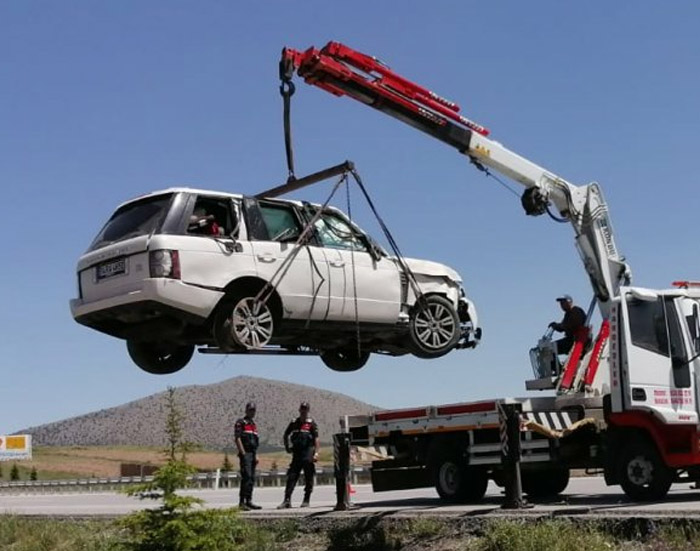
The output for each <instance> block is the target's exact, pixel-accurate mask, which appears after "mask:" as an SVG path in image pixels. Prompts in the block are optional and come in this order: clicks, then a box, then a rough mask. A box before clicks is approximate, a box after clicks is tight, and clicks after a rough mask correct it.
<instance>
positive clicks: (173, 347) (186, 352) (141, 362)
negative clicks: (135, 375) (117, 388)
mask: <svg viewBox="0 0 700 551" xmlns="http://www.w3.org/2000/svg"><path fill="white" fill-rule="evenodd" d="M126 349H127V350H128V351H129V356H131V359H132V360H133V361H134V363H135V364H136V365H137V366H139V367H140V368H141V369H143V370H144V371H147V372H148V373H153V374H154V375H169V374H170V373H175V372H176V371H180V370H181V369H182V368H183V367H185V366H186V365H187V364H188V362H189V361H190V360H191V359H192V355H193V354H194V345H191V344H184V345H180V344H175V343H160V342H146V341H127V342H126Z"/></svg>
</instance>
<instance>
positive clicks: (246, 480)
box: [234, 402, 260, 511]
mask: <svg viewBox="0 0 700 551" xmlns="http://www.w3.org/2000/svg"><path fill="white" fill-rule="evenodd" d="M254 418H255V404H254V403H253V402H248V403H247V404H246V406H245V417H243V418H242V419H239V420H238V421H236V426H235V429H234V433H235V438H236V448H238V459H239V460H240V462H241V488H240V494H239V495H240V502H239V505H238V506H239V507H240V508H241V509H242V510H244V511H250V510H252V509H260V506H259V505H255V503H253V486H254V485H255V467H256V465H257V464H258V457H257V452H258V442H259V439H258V428H257V426H256V425H255V421H254Z"/></svg>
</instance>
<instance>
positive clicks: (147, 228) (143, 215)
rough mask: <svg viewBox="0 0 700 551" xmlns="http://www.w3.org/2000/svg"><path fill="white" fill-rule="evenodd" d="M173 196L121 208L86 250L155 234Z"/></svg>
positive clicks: (134, 203) (159, 196)
mask: <svg viewBox="0 0 700 551" xmlns="http://www.w3.org/2000/svg"><path fill="white" fill-rule="evenodd" d="M172 198H173V194H172V193H170V194H167V195H157V196H155V197H148V198H145V199H141V200H140V201H133V202H131V203H128V204H126V205H124V206H122V207H121V208H120V209H118V210H117V212H115V213H114V214H113V215H112V217H111V218H110V219H109V221H108V222H107V224H105V226H104V228H102V230H101V231H100V233H99V234H98V235H97V237H96V238H95V240H94V241H93V242H92V244H91V245H90V248H89V249H88V250H91V251H92V250H95V249H99V248H100V247H104V246H106V245H109V244H111V243H116V242H117V241H122V240H124V239H128V238H130V237H136V236H137V235H144V234H150V233H155V232H156V231H158V229H159V228H160V226H161V224H162V223H163V220H165V216H166V215H167V214H168V210H169V208H170V203H171V201H172Z"/></svg>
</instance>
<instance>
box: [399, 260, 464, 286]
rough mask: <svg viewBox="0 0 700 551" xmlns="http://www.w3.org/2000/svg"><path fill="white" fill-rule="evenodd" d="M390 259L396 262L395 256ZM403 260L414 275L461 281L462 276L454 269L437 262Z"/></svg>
mask: <svg viewBox="0 0 700 551" xmlns="http://www.w3.org/2000/svg"><path fill="white" fill-rule="evenodd" d="M391 259H392V260H393V261H394V262H397V260H396V257H391ZM404 261H405V262H406V264H407V265H408V267H409V268H410V269H411V271H412V272H413V273H414V274H416V275H426V276H437V277H446V278H449V279H451V280H452V281H455V282H456V283H462V278H461V277H460V275H459V274H458V273H457V272H456V271H455V270H453V269H452V268H450V267H449V266H445V265H444V264H440V263H439V262H433V261H431V260H421V259H418V258H404Z"/></svg>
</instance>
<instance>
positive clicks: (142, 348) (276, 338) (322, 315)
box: [71, 188, 481, 374]
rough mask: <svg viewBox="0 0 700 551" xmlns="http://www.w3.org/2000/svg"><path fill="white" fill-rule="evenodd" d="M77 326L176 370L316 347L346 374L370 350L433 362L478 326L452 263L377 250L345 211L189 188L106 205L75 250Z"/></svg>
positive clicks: (463, 343) (162, 368)
mask: <svg viewBox="0 0 700 551" xmlns="http://www.w3.org/2000/svg"><path fill="white" fill-rule="evenodd" d="M77 272H78V291H79V295H78V297H77V298H75V299H73V300H72V301H71V311H72V314H73V317H74V318H75V320H76V321H77V322H78V323H81V324H83V325H85V326H87V327H91V328H93V329H95V330H97V331H101V332H103V333H106V334H108V335H112V336H114V337H118V338H121V339H124V340H126V344H127V350H128V352H129V355H130V356H131V359H132V360H133V361H134V363H136V365H138V366H139V367H140V368H141V369H143V370H145V371H147V372H149V373H156V374H167V373H174V372H175V371H178V370H180V369H182V368H183V367H184V366H185V365H186V364H187V363H188V362H189V361H190V359H191V358H192V355H193V353H194V350H195V348H199V350H200V351H201V352H210V353H226V354H235V353H247V354H251V353H280V354H317V355H319V356H320V358H321V360H322V361H323V362H324V363H325V364H326V365H327V366H328V367H329V368H331V369H333V370H336V371H354V370H356V369H359V368H361V367H362V366H364V365H365V364H366V363H367V360H368V358H369V356H370V354H372V353H383V354H389V355H402V354H407V353H411V354H414V355H415V356H418V357H420V358H437V357H440V356H443V355H445V354H447V353H448V352H450V351H451V350H454V349H456V348H470V347H473V346H475V345H476V344H477V342H478V340H479V338H480V335H481V330H480V329H479V327H478V319H477V313H476V310H475V308H474V305H473V304H472V302H471V301H470V300H469V299H468V298H467V297H466V295H465V293H464V290H463V289H462V285H461V279H460V277H459V275H458V274H457V272H455V271H454V270H452V269H451V268H448V267H447V266H444V265H442V264H438V263H436V262H430V261H426V260H415V259H408V258H399V257H397V256H390V255H388V254H387V253H386V252H385V251H384V250H383V249H382V248H381V247H380V246H379V245H378V244H377V243H376V242H375V241H374V240H373V239H372V238H371V237H370V236H369V235H367V234H366V233H365V232H363V231H362V230H361V229H360V228H359V227H357V226H356V225H355V224H354V223H353V222H352V221H351V220H350V219H349V218H348V217H347V216H346V215H345V214H344V213H343V212H341V211H340V210H338V209H336V208H333V207H326V208H324V207H321V206H319V205H312V204H309V203H302V202H299V201H289V200H279V199H256V198H252V197H245V196H242V195H235V194H228V193H219V192H214V191H204V190H196V189H188V188H173V189H168V190H164V191H158V192H154V193H151V194H149V195H146V196H142V197H139V198H137V199H134V200H132V201H128V202H126V203H124V204H122V205H121V206H119V207H118V208H117V210H116V211H115V213H114V214H113V215H112V216H111V218H110V219H109V220H108V222H107V223H106V224H105V226H104V227H103V228H102V230H101V231H100V232H99V233H98V235H97V237H96V238H95V239H94V241H93V242H92V244H91V245H90V247H89V249H88V251H87V252H86V253H85V254H84V255H83V256H82V257H81V258H80V260H79V262H78V267H77Z"/></svg>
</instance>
